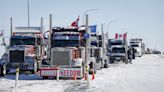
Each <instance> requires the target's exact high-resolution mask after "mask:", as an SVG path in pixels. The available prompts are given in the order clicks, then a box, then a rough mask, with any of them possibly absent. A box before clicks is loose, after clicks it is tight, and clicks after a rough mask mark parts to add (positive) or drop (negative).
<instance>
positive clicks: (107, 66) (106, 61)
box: [104, 60, 109, 68]
mask: <svg viewBox="0 0 164 92" xmlns="http://www.w3.org/2000/svg"><path fill="white" fill-rule="evenodd" d="M108 63H109V62H108V60H105V64H104V68H109V64H108Z"/></svg>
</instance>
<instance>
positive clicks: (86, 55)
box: [85, 14, 90, 86]
mask: <svg viewBox="0 0 164 92" xmlns="http://www.w3.org/2000/svg"><path fill="white" fill-rule="evenodd" d="M86 34H87V35H88V37H87V38H86V46H85V63H86V78H87V84H88V86H89V85H90V84H89V78H88V75H89V69H88V62H89V60H90V59H89V58H90V50H89V48H90V31H89V29H88V15H87V14H86Z"/></svg>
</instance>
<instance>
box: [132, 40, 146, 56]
mask: <svg viewBox="0 0 164 92" xmlns="http://www.w3.org/2000/svg"><path fill="white" fill-rule="evenodd" d="M130 47H131V48H134V49H136V55H135V56H138V57H141V56H142V55H143V54H144V51H145V50H144V49H145V48H144V47H145V46H144V44H143V42H142V39H141V38H132V39H130Z"/></svg>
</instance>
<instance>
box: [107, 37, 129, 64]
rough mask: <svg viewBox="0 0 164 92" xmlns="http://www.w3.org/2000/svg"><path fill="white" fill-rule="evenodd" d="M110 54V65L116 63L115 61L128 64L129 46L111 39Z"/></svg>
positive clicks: (121, 41)
mask: <svg viewBox="0 0 164 92" xmlns="http://www.w3.org/2000/svg"><path fill="white" fill-rule="evenodd" d="M108 53H109V57H110V63H114V61H123V62H125V63H126V62H127V61H128V58H127V46H126V45H125V42H124V40H120V39H109V42H108Z"/></svg>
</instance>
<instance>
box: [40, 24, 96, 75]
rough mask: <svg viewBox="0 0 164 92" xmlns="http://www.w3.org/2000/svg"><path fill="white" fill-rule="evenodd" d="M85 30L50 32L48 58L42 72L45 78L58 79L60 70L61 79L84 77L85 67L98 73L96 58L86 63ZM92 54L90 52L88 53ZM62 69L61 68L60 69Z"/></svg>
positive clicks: (65, 29) (55, 30) (75, 28)
mask: <svg viewBox="0 0 164 92" xmlns="http://www.w3.org/2000/svg"><path fill="white" fill-rule="evenodd" d="M85 31H86V30H85V28H79V27H53V28H52V32H50V36H49V37H50V38H49V39H51V40H49V45H48V49H47V53H49V54H48V55H47V58H46V59H44V60H43V62H44V64H42V67H41V68H40V69H39V70H40V76H42V77H43V78H48V77H56V76H57V70H59V76H60V77H67V78H70V77H73V76H74V75H76V77H77V78H82V77H83V76H84V66H85V65H88V66H89V71H92V70H94V72H96V67H95V64H96V61H95V58H90V56H89V54H88V56H89V57H88V58H89V59H88V60H89V61H87V62H86V54H85V51H86V39H85ZM88 53H90V52H88ZM58 67H60V68H58Z"/></svg>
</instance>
